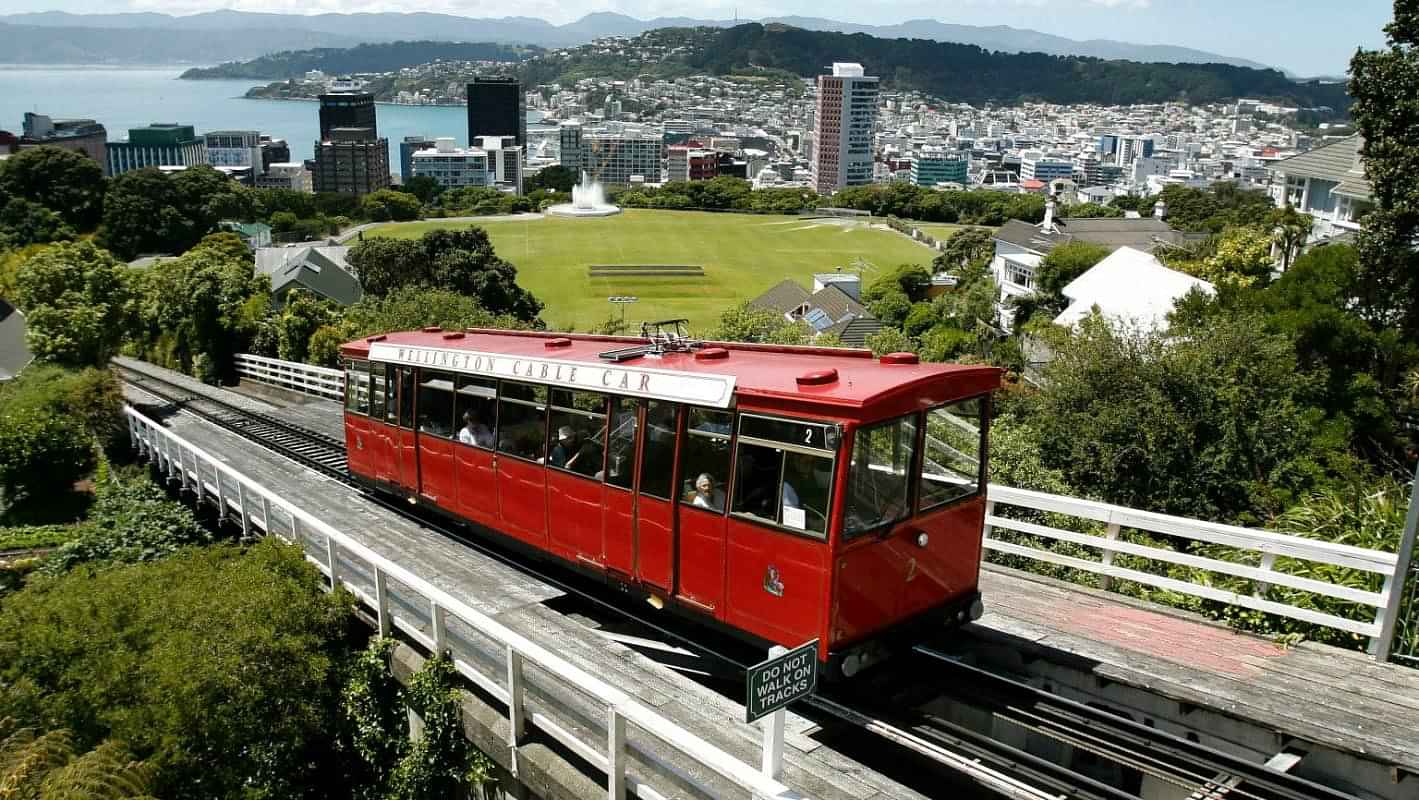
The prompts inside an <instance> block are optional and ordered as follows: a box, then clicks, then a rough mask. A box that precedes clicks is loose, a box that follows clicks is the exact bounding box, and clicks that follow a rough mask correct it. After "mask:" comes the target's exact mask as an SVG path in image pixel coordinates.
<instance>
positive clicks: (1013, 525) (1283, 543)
mask: <svg viewBox="0 0 1419 800" xmlns="http://www.w3.org/2000/svg"><path fill="white" fill-rule="evenodd" d="M237 364H238V368H239V370H241V374H242V375H243V376H246V377H250V378H252V379H253V380H258V381H264V382H266V383H274V384H276V385H278V386H285V387H287V388H291V389H295V390H296V391H300V392H305V393H307V394H313V395H318V396H322V397H329V398H331V399H334V400H340V401H343V399H344V391H343V386H344V374H343V373H342V372H340V370H333V369H326V368H323V367H311V366H308V365H305V364H296V363H293V362H289V361H280V360H278V359H274V358H265V357H262V356H253V355H246V354H242V355H238V356H237ZM246 364H251V365H253V366H251V367H250V368H249V369H250V370H251V371H250V372H248V371H246V370H247V369H248V367H246V366H244V365H246ZM258 365H259V369H258V368H257V366H258ZM988 500H989V505H988V506H987V512H986V513H987V516H986V527H985V548H986V549H987V550H991V551H994V552H997V553H1007V554H1009V555H1014V556H1019V557H1022V558H1028V559H1032V560H1035V561H1043V562H1047V563H1050V564H1055V565H1058V566H1062V567H1070V568H1073V569H1077V570H1081V571H1084V572H1091V573H1094V574H1096V575H1099V576H1100V577H1101V579H1102V580H1101V582H1102V585H1103V586H1104V587H1105V588H1107V587H1108V585H1109V582H1110V581H1112V580H1113V579H1115V578H1118V579H1121V580H1129V581H1134V582H1136V583H1141V584H1145V585H1148V586H1152V587H1155V588H1158V589H1166V590H1169V591H1173V592H1177V593H1179V594H1184V595H1189V596H1192V597H1200V598H1203V599H1206V600H1215V601H1218V602H1221V603H1227V604H1229V605H1234V606H1239V607H1242V608H1248V609H1252V610H1254V611H1263V612H1266V613H1269V614H1276V615H1278V616H1282V617H1287V618H1290V619H1295V620H1300V621H1302V622H1309V623H1311V624H1314V625H1321V626H1324V627H1328V628H1334V629H1337V630H1341V631H1345V632H1347V633H1353V634H1357V635H1360V636H1365V637H1367V638H1369V640H1370V647H1369V651H1370V654H1371V655H1373V656H1375V657H1376V658H1377V659H1379V660H1385V659H1387V658H1388V656H1389V652H1390V647H1391V645H1392V643H1393V639H1394V631H1395V623H1396V622H1397V617H1398V614H1399V603H1400V600H1401V595H1402V594H1403V592H1404V580H1403V577H1402V576H1401V577H1396V574H1397V573H1399V572H1401V571H1400V570H1399V569H1398V564H1399V559H1398V556H1397V555H1396V554H1394V553H1386V552H1382V551H1378V550H1365V549H1363V548H1359V547H1350V546H1348V545H1339V544H1331V543H1328V542H1321V541H1317V540H1314V539H1305V538H1302V537H1299V536H1288V535H1286V534H1279V533H1271V532H1269V531H1258V530H1251V529H1248V528H1240V527H1237V526H1234V525H1221V524H1218V523H1213V522H1203V521H1200V520H1195V519H1187V518H1185V517H1172V516H1168V515H1166V514H1155V513H1153V512H1150V511H1140V510H1138V509H1132V508H1125V507H1123V506H1114V505H1109V504H1107V503H1097V502H1093V501H1091V500H1080V499H1078V498H1074V497H1063V496H1060V495H1052V494H1045V493H1043V492H1034V491H1029V490H1026V489H1012V488H1010V487H1008V486H1000V485H997V484H991V486H990V492H989V497H988ZM997 505H1004V506H1016V507H1019V508H1024V509H1032V510H1036V511H1045V512H1051V513H1056V514H1064V515H1067V516H1071V517H1078V518H1080V519H1083V520H1089V521H1093V522H1101V523H1104V525H1105V526H1106V529H1105V533H1104V535H1102V536H1099V535H1096V534H1093V533H1087V532H1080V531H1074V530H1062V529H1059V528H1053V527H1049V526H1046V525H1039V524H1036V523H1031V522H1024V521H1021V520H1014V519H1008V518H1005V517H1001V516H998V515H997V514H996V513H995V507H996V506H997ZM993 528H1001V529H1005V530H1011V531H1016V532H1019V533H1025V534H1030V535H1033V536H1039V537H1043V538H1046V539H1053V540H1055V541H1059V542H1071V543H1074V544H1078V545H1083V546H1085V547H1091V548H1098V550H1099V560H1098V561H1091V560H1088V559H1083V558H1078V557H1076V556H1070V555H1065V554H1062V553H1056V552H1053V551H1050V550H1043V549H1040V548H1035V547H1028V546H1025V545H1022V544H1018V543H1015V542H1006V541H1001V540H999V539H997V538H993V537H992V536H991V532H992V529H993ZM1124 528H1131V529H1136V530H1141V531H1147V532H1150V533H1159V534H1165V535H1168V536H1172V537H1176V538H1181V539H1187V540H1191V541H1198V542H1207V543H1211V544H1221V545H1226V546H1229V547H1234V548H1237V549H1238V550H1241V551H1246V552H1251V553H1257V554H1259V556H1260V563H1259V565H1258V566H1251V565H1247V564H1238V563H1236V562H1232V561H1223V560H1220V559H1214V558H1206V557H1202V556H1195V555H1191V554H1188V553H1179V552H1176V551H1173V550H1165V549H1163V548H1158V547H1149V546H1147V545H1143V544H1138V543H1134V542H1127V541H1119V539H1118V534H1119V531H1120V530H1121V529H1124ZM1119 553H1123V554H1126V555H1131V556H1138V557H1140V558H1146V559H1149V560H1152V561H1159V562H1164V563H1167V564H1177V565H1181V566H1187V567H1194V568H1197V569H1200V570H1205V571H1208V572H1213V573H1220V574H1222V575H1230V576H1232V577H1238V578H1245V579H1248V580H1250V581H1251V582H1252V586H1253V592H1252V594H1243V593H1240V592H1234V591H1229V590H1226V589H1222V588H1219V587H1216V586H1211V585H1208V584H1205V583H1194V582H1190V581H1184V580H1178V579H1176V578H1169V577H1166V576H1161V575H1154V574H1152V573H1149V572H1143V571H1140V570H1135V569H1130V568H1127V567H1122V566H1118V565H1115V564H1114V556H1115V555H1116V554H1119ZM1277 556H1286V557H1290V558H1297V559H1301V560H1304V561H1310V562H1314V563H1319V564H1330V565H1334V566H1339V567H1349V568H1351V569H1358V570H1362V571H1365V572H1371V573H1375V574H1378V575H1381V576H1383V578H1384V585H1383V587H1382V588H1381V589H1380V591H1379V592H1371V591H1366V590H1363V589H1356V588H1353V587H1348V586H1342V585H1339V584H1334V583H1328V582H1325V581H1318V580H1314V579H1311V578H1305V577H1301V576H1298V575H1289V574H1286V573H1283V572H1276V571H1274V570H1273V569H1272V566H1273V565H1274V564H1275V562H1276V557H1277ZM1272 584H1275V585H1277V586H1286V587H1289V588H1292V589H1298V590H1301V591H1307V592H1313V593H1315V594H1319V595H1323V596H1326V597H1332V598H1335V599H1338V600H1345V601H1349V602H1352V603H1356V604H1358V605H1360V606H1362V607H1368V608H1373V609H1375V614H1374V616H1373V618H1371V619H1367V620H1357V619H1353V618H1349V617H1342V616H1338V615H1335V614H1329V613H1325V612H1322V611H1316V610H1314V609H1308V608H1301V607H1297V606H1294V605H1289V604H1287V603H1282V602H1278V601H1276V600H1271V599H1268V598H1266V597H1264V596H1262V595H1264V594H1265V590H1266V587H1267V586H1268V585H1272Z"/></svg>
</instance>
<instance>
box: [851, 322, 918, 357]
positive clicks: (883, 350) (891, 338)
mask: <svg viewBox="0 0 1419 800" xmlns="http://www.w3.org/2000/svg"><path fill="white" fill-rule="evenodd" d="M864 344H866V345H867V349H869V350H871V351H872V353H873V355H878V356H884V355H887V354H888V353H915V352H916V351H917V350H918V349H919V348H918V345H917V343H916V342H914V341H912V339H911V338H910V337H909V336H907V335H906V334H905V333H902V332H901V331H899V330H897V329H896V328H883V329H882V330H880V331H878V332H877V333H874V334H872V335H871V336H868V337H867V341H866V342H864Z"/></svg>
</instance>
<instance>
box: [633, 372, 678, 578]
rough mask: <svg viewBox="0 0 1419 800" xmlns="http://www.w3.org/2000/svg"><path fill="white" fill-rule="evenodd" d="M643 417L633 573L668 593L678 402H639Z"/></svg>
mask: <svg viewBox="0 0 1419 800" xmlns="http://www.w3.org/2000/svg"><path fill="white" fill-rule="evenodd" d="M641 415H642V416H641V418H642V420H643V423H642V425H641V457H640V478H639V480H638V481H637V494H636V514H635V528H636V577H637V578H639V579H640V580H642V581H644V582H645V583H649V584H651V585H654V586H658V587H660V588H661V589H664V590H665V591H667V592H668V591H671V590H672V589H673V588H674V586H675V491H674V487H675V443H676V441H677V440H678V438H679V437H678V436H677V434H678V433H679V430H680V406H679V405H677V404H675V403H667V402H664V401H661V400H649V401H644V400H643V401H641Z"/></svg>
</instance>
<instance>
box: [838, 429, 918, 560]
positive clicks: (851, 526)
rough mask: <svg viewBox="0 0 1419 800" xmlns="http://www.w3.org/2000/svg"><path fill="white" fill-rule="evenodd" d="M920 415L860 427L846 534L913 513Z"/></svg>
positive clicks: (849, 489)
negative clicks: (917, 428) (917, 433)
mask: <svg viewBox="0 0 1419 800" xmlns="http://www.w3.org/2000/svg"><path fill="white" fill-rule="evenodd" d="M915 456H916V414H908V415H907V416H905V417H899V418H897V419H894V420H890V421H887V422H882V423H879V424H876V425H871V426H868V427H865V428H858V429H857V433H856V434H854V436H853V439H852V465H851V466H850V467H849V469H848V474H847V506H846V510H845V511H844V512H843V536H844V537H846V538H851V537H853V536H856V535H860V534H863V533H866V532H868V531H870V530H873V529H875V528H880V527H881V526H883V525H888V524H891V523H893V522H896V521H898V520H902V519H906V518H907V517H908V516H910V515H911V496H910V492H911V476H912V464H913V463H915Z"/></svg>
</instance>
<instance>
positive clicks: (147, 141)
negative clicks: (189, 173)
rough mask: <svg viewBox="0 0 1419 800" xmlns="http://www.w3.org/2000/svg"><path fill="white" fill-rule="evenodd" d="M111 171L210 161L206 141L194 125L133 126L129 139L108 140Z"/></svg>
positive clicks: (178, 165)
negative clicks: (194, 128)
mask: <svg viewBox="0 0 1419 800" xmlns="http://www.w3.org/2000/svg"><path fill="white" fill-rule="evenodd" d="M107 149H108V174H110V175H115V176H117V175H122V174H123V173H125V172H129V171H132V170H135V169H142V168H144V167H193V166H196V165H198V164H206V163H207V143H206V141H204V140H203V139H202V138H201V137H199V136H198V135H197V134H196V132H194V131H193V129H192V126H191V125H178V124H175V123H154V124H152V125H149V126H148V127H146V128H130V129H129V130H128V141H126V142H109V143H108V148H107Z"/></svg>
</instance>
